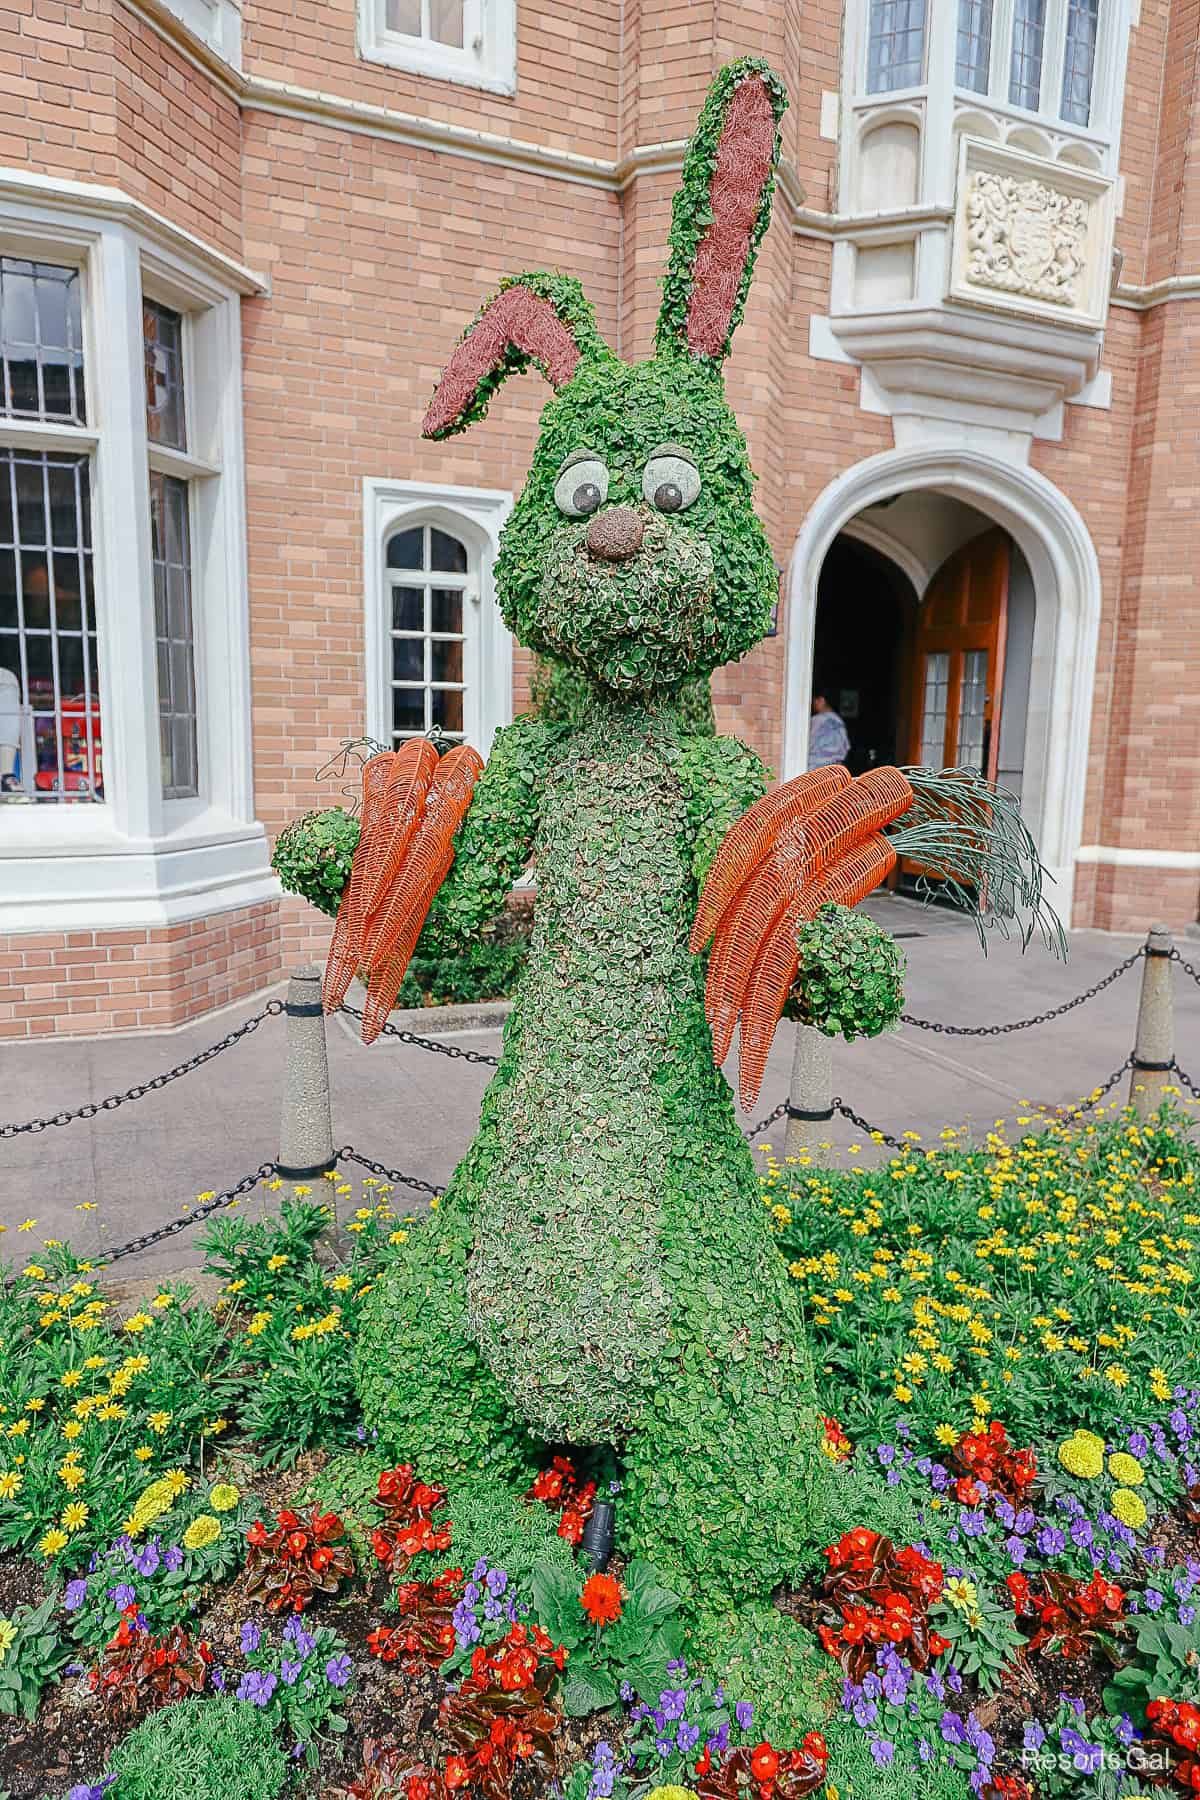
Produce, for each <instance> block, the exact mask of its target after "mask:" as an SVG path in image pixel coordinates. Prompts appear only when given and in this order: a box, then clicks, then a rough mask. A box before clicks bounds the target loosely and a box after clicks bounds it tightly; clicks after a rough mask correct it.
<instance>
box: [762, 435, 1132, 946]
mask: <svg viewBox="0 0 1200 1800" xmlns="http://www.w3.org/2000/svg"><path fill="white" fill-rule="evenodd" d="M914 488H931V489H937V490H940V491H942V492H947V493H950V494H952V495H954V496H955V497H956V498H958V499H962V500H966V501H968V502H969V503H970V504H971V505H973V506H976V507H978V508H979V510H980V511H982V512H984V513H986V514H987V515H988V516H989V517H990V518H992V519H994V520H995V521H996V523H997V524H999V525H1002V526H1004V528H1005V529H1006V530H1007V531H1009V532H1010V533H1011V535H1012V537H1013V538H1014V539H1015V540H1016V542H1017V544H1018V545H1019V546H1020V548H1021V551H1022V553H1023V554H1024V556H1025V559H1026V561H1027V562H1028V564H1029V567H1030V571H1031V573H1032V576H1033V581H1034V591H1035V593H1036V595H1037V615H1036V620H1035V625H1034V644H1033V669H1032V676H1031V682H1030V693H1029V709H1028V720H1027V726H1026V742H1025V759H1024V768H1025V780H1024V787H1023V805H1024V809H1025V813H1026V817H1027V819H1028V822H1029V825H1030V828H1031V829H1032V831H1033V833H1034V836H1035V837H1036V838H1037V841H1038V848H1039V850H1040V852H1041V855H1042V859H1043V861H1044V862H1045V864H1046V866H1047V868H1048V869H1049V870H1050V873H1051V875H1052V876H1053V877H1054V881H1055V884H1056V886H1055V887H1054V888H1053V889H1052V891H1051V896H1050V897H1051V900H1052V903H1053V904H1054V906H1055V907H1056V908H1057V909H1058V910H1059V911H1060V912H1061V913H1062V915H1063V917H1064V918H1065V919H1068V920H1069V919H1070V916H1071V903H1072V894H1073V887H1074V874H1075V864H1076V860H1077V857H1078V851H1079V845H1080V840H1081V837H1082V831H1083V806H1084V794H1085V788H1086V782H1087V750H1088V738H1089V734H1090V731H1091V720H1092V697H1093V689H1094V684H1095V665H1096V645H1097V639H1098V635H1099V626H1100V566H1099V562H1098V560H1097V557H1096V551H1095V546H1094V545H1093V543H1092V540H1091V538H1090V536H1089V535H1088V531H1087V527H1086V526H1085V525H1084V523H1083V520H1082V519H1081V517H1080V515H1079V513H1078V512H1077V511H1076V509H1075V507H1074V506H1073V505H1072V504H1071V502H1070V501H1069V500H1068V499H1067V497H1066V495H1065V494H1063V493H1061V492H1060V491H1059V489H1058V488H1056V487H1055V486H1054V484H1053V483H1052V482H1050V481H1048V480H1047V479H1046V477H1045V476H1044V475H1042V474H1041V473H1040V472H1039V471H1038V470H1036V469H1030V468H1023V467H1020V466H1016V465H1014V464H1012V463H1009V462H1006V461H1004V460H1002V459H1001V458H1000V457H998V456H993V455H990V454H987V453H985V452H983V451H981V450H979V449H978V448H975V447H973V446H972V445H970V444H968V443H965V442H951V443H942V444H926V445H924V446H920V445H914V446H911V447H909V448H906V449H896V450H885V451H882V452H881V453H880V454H879V455H877V456H872V457H868V458H867V460H866V461H865V462H861V463H858V464H857V465H855V467H853V468H851V469H847V470H846V471H844V473H843V474H841V475H839V476H838V477H837V478H836V480H834V481H833V482H831V483H830V485H829V486H828V487H827V488H826V489H825V490H824V492H823V493H822V494H820V495H819V496H818V498H817V500H816V502H815V504H814V505H813V507H812V509H811V511H810V512H809V514H808V517H807V518H806V520H805V522H804V525H803V528H802V529H801V531H800V534H799V536H798V538H797V539H796V544H795V548H794V551H793V554H792V559H791V564H790V568H789V573H788V609H787V640H786V643H787V665H786V668H787V672H786V678H785V682H784V721H783V724H784V741H783V776H784V779H785V780H786V779H788V778H790V777H791V776H793V775H797V774H800V773H801V772H802V771H803V769H804V768H805V767H806V765H807V758H808V718H809V701H810V699H811V691H812V659H813V637H814V631H815V625H816V606H817V582H818V578H819V576H820V572H821V566H822V564H823V562H824V560H825V556H826V553H827V551H828V550H829V547H830V545H831V544H832V542H833V540H834V538H835V537H836V536H837V534H838V533H839V531H842V530H844V529H845V527H846V526H847V525H848V524H849V522H850V521H851V520H853V519H855V518H856V517H857V516H858V514H860V513H861V512H862V511H863V510H864V508H866V507H869V506H874V505H877V504H878V502H879V501H880V500H884V499H886V498H887V497H888V496H889V495H891V494H895V493H901V492H906V491H910V490H912V489H914Z"/></svg>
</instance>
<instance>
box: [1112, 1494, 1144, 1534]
mask: <svg viewBox="0 0 1200 1800" xmlns="http://www.w3.org/2000/svg"><path fill="white" fill-rule="evenodd" d="M1109 1504H1110V1505H1111V1507H1112V1509H1113V1511H1114V1513H1116V1515H1117V1517H1118V1519H1120V1521H1121V1523H1122V1525H1128V1527H1129V1529H1130V1531H1137V1530H1138V1529H1139V1528H1140V1527H1141V1526H1142V1525H1144V1524H1145V1523H1146V1502H1145V1501H1144V1500H1143V1499H1142V1497H1141V1495H1140V1494H1135V1493H1134V1491H1133V1489H1132V1488H1126V1487H1119V1488H1114V1489H1113V1495H1112V1500H1111V1501H1110V1502H1109Z"/></svg>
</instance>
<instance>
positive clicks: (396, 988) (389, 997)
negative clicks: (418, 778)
mask: <svg viewBox="0 0 1200 1800" xmlns="http://www.w3.org/2000/svg"><path fill="white" fill-rule="evenodd" d="M453 861H454V851H453V849H452V848H449V847H447V849H446V851H445V853H444V855H443V856H442V858H441V860H440V862H439V863H438V865H437V868H436V870H435V871H434V873H433V875H432V877H431V879H430V880H429V881H428V883H427V884H426V886H425V887H424V888H423V889H422V890H421V891H420V892H419V893H418V894H417V895H416V896H415V898H414V900H413V903H412V905H411V906H410V908H409V912H408V916H407V917H406V918H405V920H404V921H403V923H402V924H401V926H400V927H399V929H398V931H397V933H396V935H395V937H394V939H393V942H392V945H391V949H390V950H389V951H388V953H387V955H386V956H385V957H384V959H383V961H382V962H378V961H377V962H376V963H375V964H374V965H373V967H372V969H371V974H370V980H369V983H368V986H367V999H366V1004H365V1006H364V1007H363V1023H362V1041H363V1043H364V1044H373V1043H374V1042H375V1039H376V1038H377V1037H378V1036H379V1033H380V1032H381V1031H382V1030H383V1028H384V1026H385V1025H386V1024H387V1020H388V1014H389V1013H390V1012H391V1010H392V1008H393V1006H395V1004H396V996H397V994H398V993H399V992H400V984H401V982H402V981H403V980H404V974H405V971H406V969H407V968H408V965H409V963H410V961H411V960H412V953H413V951H414V950H415V949H416V947H417V939H418V938H419V937H420V935H421V927H422V926H423V925H424V923H425V919H426V917H427V915H428V912H429V908H430V906H431V904H432V902H433V897H434V895H435V894H436V893H437V891H438V889H439V888H440V887H441V885H442V883H443V881H444V880H445V879H446V876H447V875H448V873H449V871H450V865H451V863H452V862H453Z"/></svg>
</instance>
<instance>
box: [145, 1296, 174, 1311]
mask: <svg viewBox="0 0 1200 1800" xmlns="http://www.w3.org/2000/svg"><path fill="white" fill-rule="evenodd" d="M150 1304H151V1306H152V1307H153V1308H154V1310H155V1312H166V1310H167V1308H168V1306H174V1304H175V1296H174V1294H155V1296H154V1298H153V1300H152V1301H151V1302H150Z"/></svg>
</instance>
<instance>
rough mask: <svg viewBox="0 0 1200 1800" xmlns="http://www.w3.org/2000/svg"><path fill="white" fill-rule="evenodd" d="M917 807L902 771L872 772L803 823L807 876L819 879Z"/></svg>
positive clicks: (821, 806)
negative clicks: (872, 834)
mask: <svg viewBox="0 0 1200 1800" xmlns="http://www.w3.org/2000/svg"><path fill="white" fill-rule="evenodd" d="M912 803H913V791H912V789H911V787H910V786H909V785H908V782H907V781H906V780H905V778H904V776H903V775H902V774H901V773H900V771H899V769H889V768H877V769H868V770H867V772H866V774H865V775H858V776H856V777H855V779H854V780H853V781H852V782H851V783H850V786H849V787H848V788H845V789H843V791H842V792H841V793H840V794H835V795H834V796H833V798H832V799H831V800H826V801H824V802H823V804H822V805H820V806H819V807H818V808H817V809H816V811H815V812H814V813H812V814H811V815H810V816H809V817H808V818H806V819H805V820H804V822H803V826H802V828H801V829H802V830H803V833H804V845H805V873H806V877H807V878H808V879H815V878H816V876H818V875H819V874H820V873H821V871H822V870H823V869H828V868H831V867H832V866H833V864H834V863H835V862H836V861H837V859H838V857H839V856H840V855H841V854H842V852H843V851H844V850H849V849H851V848H852V847H853V846H854V845H855V844H857V843H858V842H860V841H861V839H863V838H864V837H866V836H867V835H868V834H869V833H870V832H872V831H879V830H881V829H882V828H883V826H885V825H890V824H891V823H892V821H893V820H894V819H898V818H900V817H901V815H902V814H903V813H906V812H907V811H908V809H909V807H910V806H911V805H912Z"/></svg>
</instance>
